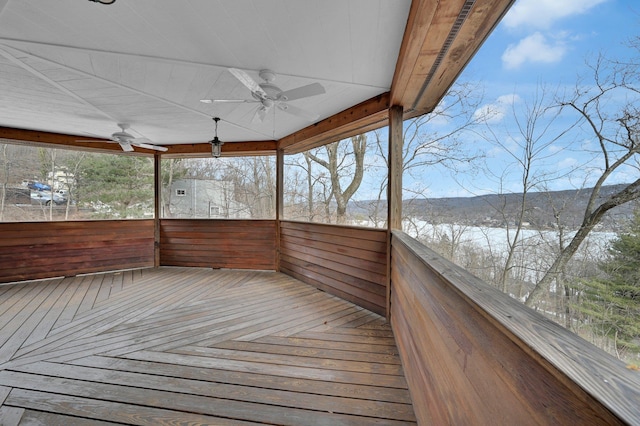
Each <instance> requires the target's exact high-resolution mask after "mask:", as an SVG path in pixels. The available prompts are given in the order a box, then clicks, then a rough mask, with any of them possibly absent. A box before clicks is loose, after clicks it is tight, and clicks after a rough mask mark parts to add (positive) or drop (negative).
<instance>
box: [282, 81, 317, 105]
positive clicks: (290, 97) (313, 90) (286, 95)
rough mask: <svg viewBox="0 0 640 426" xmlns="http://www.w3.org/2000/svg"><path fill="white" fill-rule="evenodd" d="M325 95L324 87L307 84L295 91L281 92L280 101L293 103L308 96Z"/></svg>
mask: <svg viewBox="0 0 640 426" xmlns="http://www.w3.org/2000/svg"><path fill="white" fill-rule="evenodd" d="M324 93H327V92H326V91H325V90H324V86H322V84H320V83H313V84H308V85H306V86H302V87H298V88H297V89H291V90H287V91H286V92H282V97H281V99H282V100H283V101H295V100H296V99H302V98H308V97H310V96H316V95H322V94H324Z"/></svg>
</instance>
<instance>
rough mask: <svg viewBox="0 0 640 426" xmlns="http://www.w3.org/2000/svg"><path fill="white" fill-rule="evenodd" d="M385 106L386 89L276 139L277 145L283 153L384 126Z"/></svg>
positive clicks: (293, 151) (387, 105) (387, 96)
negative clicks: (382, 92) (380, 93)
mask: <svg viewBox="0 0 640 426" xmlns="http://www.w3.org/2000/svg"><path fill="white" fill-rule="evenodd" d="M388 107H389V93H384V94H382V95H379V96H376V97H373V98H371V99H369V100H367V101H364V102H362V103H360V104H358V105H356V106H353V107H351V108H348V109H346V110H344V111H342V112H339V113H338V114H335V115H333V116H331V117H329V118H326V119H324V120H322V121H320V122H318V123H315V124H313V125H311V126H308V127H306V128H304V129H302V130H299V131H297V132H296V133H294V134H292V135H289V136H287V137H285V138H282V139H280V140H279V141H278V149H279V150H282V151H283V152H284V153H285V154H295V153H298V152H302V151H305V150H308V149H311V148H314V147H316V146H320V145H321V144H325V143H331V142H335V141H338V140H340V139H344V138H347V137H350V136H353V135H355V134H359V133H366V132H367V131H369V130H373V129H375V128H379V127H384V126H385V125H386V122H387V113H386V112H387V108H388Z"/></svg>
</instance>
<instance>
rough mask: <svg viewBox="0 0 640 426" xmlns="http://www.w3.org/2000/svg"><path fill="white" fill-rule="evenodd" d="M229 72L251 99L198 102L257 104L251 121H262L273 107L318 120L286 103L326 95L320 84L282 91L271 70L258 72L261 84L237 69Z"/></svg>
mask: <svg viewBox="0 0 640 426" xmlns="http://www.w3.org/2000/svg"><path fill="white" fill-rule="evenodd" d="M229 72H230V73H231V74H233V76H234V77H235V78H237V79H238V80H239V81H240V83H242V84H243V85H244V86H245V87H247V88H248V89H249V90H250V91H251V96H252V97H253V99H201V100H200V102H203V103H206V104H210V103H217V102H220V103H223V102H243V103H259V104H260V105H258V108H257V109H256V112H255V114H254V116H253V121H259V122H262V121H264V119H265V117H266V116H267V113H268V112H269V111H270V110H271V109H272V108H274V107H276V108H278V109H279V110H281V111H284V112H286V113H289V114H291V115H295V116H296V117H301V118H304V119H305V120H308V121H316V120H317V119H318V118H319V116H318V115H317V114H314V113H312V112H309V111H305V110H303V109H301V108H298V107H296V106H293V105H289V104H288V103H287V102H289V101H295V100H297V99H302V98H308V97H311V96H316V95H322V94H323V93H326V92H325V90H324V87H323V86H322V84H320V83H312V84H308V85H306V86H301V87H298V88H296V89H291V90H282V89H280V88H279V87H278V86H276V85H275V84H273V81H274V80H275V79H276V73H275V72H273V71H271V70H268V69H264V70H261V71H260V73H259V74H258V75H259V76H260V78H261V79H262V80H263V81H262V83H258V82H256V81H255V80H254V79H253V78H251V76H249V74H247V73H246V72H244V71H242V70H239V69H237V68H229Z"/></svg>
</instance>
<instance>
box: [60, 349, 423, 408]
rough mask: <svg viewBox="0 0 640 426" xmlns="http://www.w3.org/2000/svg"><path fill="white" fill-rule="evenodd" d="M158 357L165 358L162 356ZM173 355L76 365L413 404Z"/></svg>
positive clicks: (372, 390) (370, 390) (368, 389)
mask: <svg viewBox="0 0 640 426" xmlns="http://www.w3.org/2000/svg"><path fill="white" fill-rule="evenodd" d="M155 354H156V355H159V356H162V355H161V354H159V353H157V352H156V353H155ZM176 359H177V358H175V357H174V356H173V355H171V354H165V357H164V361H162V362H149V361H140V360H134V359H124V358H108V357H101V356H95V357H86V358H82V359H79V360H76V361H74V362H73V364H74V365H84V366H88V367H97V368H102V369H109V370H117V371H131V372H137V373H143V374H149V375H158V376H167V377H183V378H185V379H196V380H203V381H206V382H209V383H235V384H238V385H242V386H251V387H257V388H264V389H278V390H288V391H291V392H301V393H308V394H317V395H330V396H336V397H348V398H352V397H354V395H357V397H358V398H359V399H366V400H372V401H386V402H395V403H400V404H408V403H409V402H410V401H411V398H410V396H409V392H408V391H407V390H406V389H392V388H385V387H380V386H365V385H354V384H350V383H339V382H335V381H319V380H308V379H303V378H295V379H292V378H289V377H286V376H271V375H267V374H262V373H260V372H257V371H253V372H240V371H232V370H229V371H228V370H221V369H216V368H203V367H200V366H197V367H193V366H189V365H184V364H180V363H171V362H172V361H175V360H176Z"/></svg>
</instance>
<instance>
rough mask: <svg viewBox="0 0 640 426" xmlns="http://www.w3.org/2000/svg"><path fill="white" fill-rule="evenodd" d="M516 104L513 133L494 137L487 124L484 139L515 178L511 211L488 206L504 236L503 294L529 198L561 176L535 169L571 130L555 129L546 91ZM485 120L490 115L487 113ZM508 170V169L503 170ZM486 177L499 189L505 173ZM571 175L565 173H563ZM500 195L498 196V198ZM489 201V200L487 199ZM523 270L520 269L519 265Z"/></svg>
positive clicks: (502, 203) (555, 112) (501, 200)
mask: <svg viewBox="0 0 640 426" xmlns="http://www.w3.org/2000/svg"><path fill="white" fill-rule="evenodd" d="M516 104H517V103H516V102H513V103H512V104H511V108H512V115H513V119H514V124H515V129H516V133H515V134H512V133H511V132H510V131H508V130H507V131H506V133H505V134H498V133H497V132H496V130H495V126H494V125H493V124H492V123H491V120H489V121H488V122H487V126H486V133H485V135H487V139H488V140H489V141H490V142H491V143H493V144H495V145H496V146H498V147H499V148H500V149H501V151H502V152H503V153H506V154H507V155H508V157H510V158H511V159H512V161H513V162H512V164H513V165H515V168H516V170H517V171H518V173H520V175H519V188H520V193H519V200H518V202H517V203H516V204H515V206H516V208H515V210H514V211H512V209H510V208H508V207H509V206H508V203H507V198H506V197H504V196H499V197H497V198H496V199H495V200H496V201H497V202H496V203H489V205H490V206H491V208H492V209H494V210H495V211H496V213H497V214H498V215H499V216H500V217H501V220H502V223H503V226H504V227H505V230H506V236H507V241H506V243H507V250H506V257H505V258H504V264H503V265H502V268H501V270H502V272H501V274H500V277H499V279H498V282H497V284H498V287H499V288H501V289H502V291H503V292H505V293H507V292H508V288H509V278H510V275H511V273H512V271H513V269H514V268H515V267H516V263H515V258H516V255H517V253H518V251H520V250H521V249H522V244H523V241H522V231H523V227H524V226H525V224H528V223H529V219H528V216H529V209H530V206H529V194H530V192H531V191H532V190H535V189H541V188H542V187H546V186H547V185H548V183H549V182H550V181H551V180H556V179H559V178H560V177H561V176H560V175H559V173H558V172H557V171H556V170H551V171H550V170H548V169H546V168H545V167H538V166H539V165H540V164H541V163H542V165H544V163H545V162H546V161H547V160H548V159H549V157H551V156H553V153H551V152H550V151H549V148H550V147H551V146H552V145H554V144H556V143H557V142H558V141H561V140H562V139H563V138H565V137H566V135H567V133H568V132H569V131H570V130H571V128H572V126H569V127H568V128H564V129H561V130H557V129H556V126H555V124H556V121H557V119H558V117H559V115H560V112H561V109H560V108H557V107H554V106H553V105H552V104H550V102H549V94H548V91H547V90H546V89H545V88H544V87H542V88H540V90H539V91H538V92H536V94H535V96H534V97H533V99H532V101H531V102H528V103H524V104H523V110H522V111H518V110H517V105H516ZM487 114H488V115H489V116H491V115H492V111H490V110H489V111H487ZM507 169H508V168H507ZM487 173H488V174H489V175H490V176H491V177H492V178H494V180H496V181H497V183H498V185H499V187H500V188H502V187H503V186H504V181H505V179H506V176H505V175H506V174H508V170H506V171H505V170H502V171H501V173H500V175H499V176H498V175H497V174H496V172H495V171H494V170H492V169H491V168H489V167H488V168H487ZM564 173H565V174H566V173H571V171H569V172H564ZM501 194H502V193H501V192H500V193H499V195H501ZM487 200H489V199H487ZM520 267H523V265H520Z"/></svg>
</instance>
